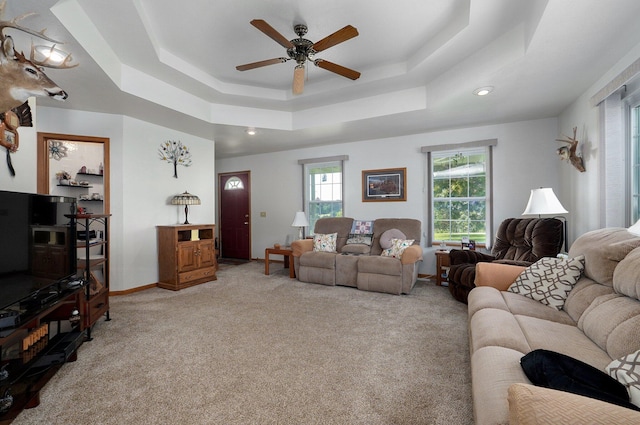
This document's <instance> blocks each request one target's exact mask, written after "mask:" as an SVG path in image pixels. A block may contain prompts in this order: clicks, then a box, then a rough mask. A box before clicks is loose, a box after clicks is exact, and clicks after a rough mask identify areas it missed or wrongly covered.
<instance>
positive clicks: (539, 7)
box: [4, 0, 640, 158]
mask: <svg viewBox="0 0 640 425" xmlns="http://www.w3.org/2000/svg"><path fill="white" fill-rule="evenodd" d="M26 12H36V13H37V15H36V16H30V17H27V18H25V19H24V20H22V21H21V22H20V23H21V24H22V25H23V26H26V27H29V28H32V29H36V30H40V29H42V28H47V34H48V35H49V36H51V37H53V38H56V39H59V40H62V41H65V44H64V45H61V46H60V47H61V48H62V49H64V50H67V51H69V52H71V53H72V54H73V57H74V59H75V61H76V62H78V63H79V64H80V65H79V66H78V67H77V68H73V69H69V70H53V69H51V70H48V71H47V74H48V75H49V76H50V77H51V78H52V79H53V80H55V81H56V82H57V83H58V85H60V86H61V87H62V88H63V89H65V90H66V91H67V92H68V93H69V96H70V97H69V99H68V100H67V101H66V102H64V103H62V102H55V101H53V100H49V99H39V100H38V102H39V104H40V105H44V106H49V107H62V108H72V109H78V110H88V111H96V112H105V113H116V114H126V115H130V116H133V117H136V118H139V119H143V120H146V121H150V122H154V123H157V124H160V125H163V126H166V127H172V128H176V129H177V130H180V131H184V132H187V133H190V134H194V135H197V136H201V137H205V138H210V139H213V140H215V142H216V157H217V158H224V157H230V156H239V155H246V154H252V153H261V152H274V151H279V150H285V149H292V148H298V147H303V146H314V145H322V144H334V143H344V142H350V141H357V140H367V139H372V138H380V137H391V136H396V135H406V134H415V133H422V132H428V131H432V130H436V129H444V128H454V127H461V126H470V125H478V124H491V123H500V122H509V121H516V120H524V119H536V118H544V117H550V116H556V115H558V113H560V112H561V111H562V110H563V109H564V108H566V107H567V106H568V105H569V104H570V103H571V102H572V101H574V100H575V99H576V98H577V97H578V96H579V95H580V94H582V93H583V92H584V91H585V90H586V89H587V88H589V87H590V86H591V85H592V84H593V83H594V82H595V81H596V80H597V79H598V78H599V77H600V76H601V75H602V74H604V73H605V72H606V71H607V70H608V69H609V68H610V67H611V66H612V65H613V64H615V63H616V62H617V61H618V60H619V59H620V58H622V57H623V56H624V55H625V54H626V53H627V52H628V51H629V50H630V49H631V48H632V47H633V46H635V45H636V44H638V43H640V27H639V26H638V25H637V16H640V2H638V1H637V0H607V1H602V0H394V1H393V2H383V1H381V0H374V1H372V0H324V1H322V2H319V1H317V0H298V1H291V0H241V1H238V0H183V1H175V0H173V1H169V0H60V1H57V0H7V5H6V8H5V14H4V19H10V18H13V17H15V16H18V15H20V14H22V13H26ZM253 19H263V20H265V21H267V22H268V23H269V24H270V25H271V26H272V27H274V28H275V29H276V30H277V31H278V32H280V33H281V34H282V35H283V36H285V37H286V38H288V39H293V38H295V37H297V36H296V35H295V34H294V32H293V25H294V24H298V23H303V24H306V25H307V26H308V28H309V32H308V33H307V35H306V36H305V38H307V39H309V40H311V41H318V40H320V39H321V38H324V37H325V36H327V35H329V34H331V33H333V32H334V31H337V30H338V29H340V28H342V27H344V26H345V25H353V26H354V27H356V28H357V29H358V32H359V36H358V37H355V38H353V39H351V40H348V41H346V42H344V43H341V44H338V45H336V46H334V47H331V48H329V49H327V50H325V51H323V52H321V53H318V54H317V56H316V57H318V58H323V59H326V60H329V61H331V62H335V63H338V64H340V65H343V66H346V67H348V68H351V69H355V70H357V71H360V72H361V73H362V76H361V77H360V79H358V80H356V81H352V80H349V79H346V78H344V77H341V76H339V75H336V74H334V73H331V72H329V71H326V70H324V69H320V68H316V67H315V66H313V65H308V66H307V79H306V81H305V92H304V94H302V95H299V96H294V95H293V94H292V93H291V82H292V78H293V68H294V66H295V63H294V62H293V61H289V62H286V63H283V64H277V65H272V66H268V67H264V68H258V69H254V70H250V71H245V72H239V71H237V70H236V69H235V67H236V65H240V64H245V63H249V62H255V61H259V60H264V59H271V58H276V57H281V56H285V57H286V56H287V55H286V52H285V49H284V48H283V47H281V46H280V45H279V44H278V43H276V42H275V41H274V40H272V39H270V38H269V37H267V36H266V35H265V34H263V33H262V32H260V31H258V30H257V29H256V28H254V27H253V26H252V25H250V24H249V22H250V21H251V20H253ZM12 34H13V33H12ZM14 38H16V44H17V45H18V47H19V48H22V49H24V50H25V51H27V50H28V49H29V44H30V42H31V41H30V40H29V39H28V38H26V37H22V38H21V36H20V35H19V34H16V35H15V36H14ZM39 42H40V41H37V40H36V44H37V43H39ZM21 44H23V45H24V47H23V46H22V45H21ZM488 85H489V86H494V87H495V90H494V91H493V93H491V94H490V95H489V96H485V97H478V96H474V95H473V94H472V92H473V90H474V89H476V88H478V87H481V86H488ZM247 127H256V128H257V129H258V134H257V135H256V136H248V135H247V134H246V133H245V129H246V128H247ZM567 131H568V130H567Z"/></svg>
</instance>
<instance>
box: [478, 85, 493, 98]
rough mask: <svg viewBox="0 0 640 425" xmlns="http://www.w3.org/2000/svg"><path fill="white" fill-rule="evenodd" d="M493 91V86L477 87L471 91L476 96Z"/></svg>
mask: <svg viewBox="0 0 640 425" xmlns="http://www.w3.org/2000/svg"><path fill="white" fill-rule="evenodd" d="M492 91H493V86H485V87H479V88H477V89H475V90H474V91H473V94H475V95H476V96H486V95H488V94H489V93H491V92H492Z"/></svg>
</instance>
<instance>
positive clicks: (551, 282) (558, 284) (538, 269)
mask: <svg viewBox="0 0 640 425" xmlns="http://www.w3.org/2000/svg"><path fill="white" fill-rule="evenodd" d="M583 271H584V256H579V257H576V258H570V259H561V258H549V257H546V258H542V259H540V260H538V261H536V262H535V263H534V264H532V265H530V266H529V267H527V268H526V269H525V270H524V271H523V272H522V273H521V274H520V276H518V277H517V278H516V280H515V282H513V284H512V285H511V286H509V292H513V293H516V294H521V295H524V296H525V297H528V298H532V299H534V300H536V301H540V302H541V303H543V304H545V305H548V306H549V307H554V308H556V309H558V310H561V309H562V307H563V306H564V302H565V300H566V299H567V296H568V295H569V292H571V290H572V289H573V286H574V285H575V284H576V282H577V281H578V279H579V278H580V276H581V275H582V272H583Z"/></svg>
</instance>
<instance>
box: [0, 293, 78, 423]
mask: <svg viewBox="0 0 640 425" xmlns="http://www.w3.org/2000/svg"><path fill="white" fill-rule="evenodd" d="M83 297H84V287H82V286H79V287H76V288H68V287H67V288H65V289H63V290H61V291H59V292H55V291H52V292H48V291H47V292H45V293H41V294H38V296H37V297H35V298H34V299H33V300H32V301H33V302H30V303H29V304H28V306H27V305H25V304H24V303H18V305H16V306H13V307H11V308H15V309H16V310H17V311H20V320H19V323H17V324H16V326H15V327H14V328H13V329H4V330H3V332H2V333H1V334H0V425H5V424H10V423H11V422H12V421H13V420H14V419H15V418H16V417H17V416H18V414H20V412H21V411H22V410H23V409H26V408H31V407H36V406H37V405H38V404H40V390H41V389H42V388H43V387H44V386H45V385H46V383H47V382H48V381H49V380H50V379H51V378H52V377H53V376H54V375H55V373H56V372H57V371H58V370H59V369H60V367H61V366H62V365H63V364H64V363H65V362H68V361H74V360H76V359H77V349H78V347H79V346H80V345H81V344H82V342H83V341H84V340H85V338H86V335H85V331H84V330H81V329H80V326H79V324H80V322H81V320H82V319H81V317H80V316H78V315H77V312H78V311H80V305H81V303H82V301H83Z"/></svg>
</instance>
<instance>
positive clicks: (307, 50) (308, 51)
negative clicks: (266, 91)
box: [236, 19, 360, 94]
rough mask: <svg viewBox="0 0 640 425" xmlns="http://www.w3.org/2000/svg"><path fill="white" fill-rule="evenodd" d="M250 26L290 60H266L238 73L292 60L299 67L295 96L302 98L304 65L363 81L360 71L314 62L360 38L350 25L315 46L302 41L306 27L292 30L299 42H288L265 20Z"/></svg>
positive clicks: (294, 79) (294, 83) (239, 68)
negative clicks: (321, 56) (338, 46)
mask: <svg viewBox="0 0 640 425" xmlns="http://www.w3.org/2000/svg"><path fill="white" fill-rule="evenodd" d="M251 25H253V26H254V27H256V28H257V29H259V30H260V31H262V32H263V33H265V34H266V35H267V36H268V37H271V38H272V39H273V40H275V41H276V42H277V43H278V44H280V45H281V46H282V47H284V48H286V49H287V55H288V56H289V57H280V58H274V59H267V60H263V61H258V62H252V63H247V64H244V65H238V66H236V69H237V70H238V71H247V70H249V69H254V68H260V67H263V66H268V65H275V64H277V63H284V62H287V61H289V60H291V59H293V60H295V61H296V63H297V65H296V67H295V68H294V70H293V94H301V93H302V91H303V90H304V65H305V63H306V62H307V60H308V61H310V62H313V64H314V65H315V66H318V67H320V68H323V69H326V70H327V71H331V72H335V73H336V74H338V75H342V76H343V77H346V78H350V79H352V80H357V79H358V78H359V77H360V73H359V72H358V71H354V70H353V69H349V68H345V67H344V66H341V65H338V64H336V63H333V62H329V61H327V60H324V59H316V58H315V54H316V53H318V52H321V51H323V50H326V49H328V48H329V47H333V46H335V45H336V44H339V43H342V42H344V41H347V40H349V39H351V38H353V37H356V36H357V35H358V30H357V29H356V28H355V27H352V26H351V25H347V26H346V27H344V28H342V29H339V30H338V31H336V32H334V33H333V34H331V35H328V36H326V37H325V38H323V39H322V40H320V41H317V42H315V43H314V42H312V41H309V40H307V39H305V38H303V36H304V35H305V34H306V33H307V26H306V25H302V24H298V25H295V26H294V27H293V31H294V32H295V33H296V34H297V35H298V38H294V39H293V40H287V39H286V38H285V37H284V36H283V35H282V34H280V33H279V32H278V31H276V30H275V29H274V28H273V27H272V26H271V25H269V24H268V23H267V22H266V21H264V20H262V19H254V20H253V21H251Z"/></svg>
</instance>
